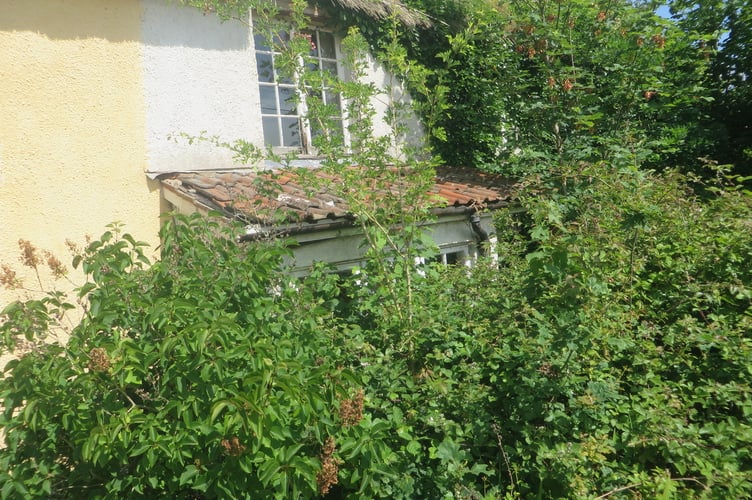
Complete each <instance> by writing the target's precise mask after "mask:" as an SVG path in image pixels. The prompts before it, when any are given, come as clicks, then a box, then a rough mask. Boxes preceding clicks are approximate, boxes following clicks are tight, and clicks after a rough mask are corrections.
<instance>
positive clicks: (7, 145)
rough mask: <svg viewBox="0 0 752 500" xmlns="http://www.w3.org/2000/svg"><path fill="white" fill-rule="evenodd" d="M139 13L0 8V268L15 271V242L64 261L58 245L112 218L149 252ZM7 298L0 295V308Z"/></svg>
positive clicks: (16, 3)
mask: <svg viewBox="0 0 752 500" xmlns="http://www.w3.org/2000/svg"><path fill="white" fill-rule="evenodd" d="M142 12H143V9H142V6H141V3H140V2H139V1H138V0H65V1H63V0H5V1H4V2H3V3H2V13H1V14H0V89H1V90H0V263H7V264H10V265H12V267H15V268H20V267H21V266H20V263H19V260H18V255H19V252H18V244H17V242H18V239H19V238H23V239H28V240H30V241H32V242H33V243H34V244H35V245H37V246H38V247H40V248H45V249H48V250H50V251H52V252H53V253H55V254H56V255H58V256H59V257H60V259H61V260H62V261H63V262H64V263H66V264H68V263H69V262H70V258H69V253H68V251H67V249H66V246H65V244H64V242H65V240H66V238H67V239H70V240H72V241H74V242H78V243H84V241H85V240H84V238H85V235H91V236H93V237H98V236H99V235H100V234H101V233H102V232H103V231H104V229H105V225H106V224H108V223H111V222H113V221H123V222H125V223H126V229H127V231H128V232H130V233H131V234H133V235H134V237H136V238H137V239H142V240H146V241H148V242H151V243H152V244H156V243H157V232H158V226H159V220H158V216H159V208H160V194H159V190H158V183H157V182H156V181H150V180H148V179H147V177H146V176H145V175H144V170H145V169H146V158H147V151H146V122H145V113H144V97H143V91H142V88H143V77H142V72H141V49H140V37H141V16H142ZM22 277H23V278H24V281H25V282H26V283H27V284H29V285H34V283H35V281H36V280H35V278H33V275H32V274H31V273H28V272H27V273H25V275H23V276H22ZM72 280H73V281H74V282H80V276H76V275H75V274H74V275H72ZM59 285H60V286H62V287H63V288H65V287H66V284H64V283H60V284H59ZM14 298H16V293H15V292H10V291H8V290H5V289H3V288H2V287H0V308H2V307H3V306H4V305H5V304H6V303H7V302H9V301H10V300H12V299H14Z"/></svg>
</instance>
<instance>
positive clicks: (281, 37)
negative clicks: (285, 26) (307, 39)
mask: <svg viewBox="0 0 752 500" xmlns="http://www.w3.org/2000/svg"><path fill="white" fill-rule="evenodd" d="M289 41H290V34H289V33H288V32H286V31H280V32H279V33H277V34H276V35H274V45H278V46H286V45H287V43H288V42H289Z"/></svg>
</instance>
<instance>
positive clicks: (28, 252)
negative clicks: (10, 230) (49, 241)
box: [18, 239, 42, 269]
mask: <svg viewBox="0 0 752 500" xmlns="http://www.w3.org/2000/svg"><path fill="white" fill-rule="evenodd" d="M18 248H20V249H21V257H20V258H19V260H20V261H21V263H22V264H23V265H24V266H26V267H31V268H33V269H36V267H37V266H38V265H39V264H41V262H42V259H41V257H39V253H38V250H37V248H36V247H35V246H34V245H32V243H31V242H30V241H29V240H24V239H20V240H18Z"/></svg>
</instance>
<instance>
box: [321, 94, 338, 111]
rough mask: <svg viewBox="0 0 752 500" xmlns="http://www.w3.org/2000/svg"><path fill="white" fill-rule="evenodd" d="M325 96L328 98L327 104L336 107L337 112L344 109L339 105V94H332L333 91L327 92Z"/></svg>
mask: <svg viewBox="0 0 752 500" xmlns="http://www.w3.org/2000/svg"><path fill="white" fill-rule="evenodd" d="M325 94H326V96H325V97H326V103H327V104H329V105H332V106H334V107H335V108H337V110H340V111H341V110H342V108H341V107H340V105H339V94H338V93H336V92H332V91H327V92H325Z"/></svg>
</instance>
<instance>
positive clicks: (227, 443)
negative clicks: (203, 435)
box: [222, 436, 245, 457]
mask: <svg viewBox="0 0 752 500" xmlns="http://www.w3.org/2000/svg"><path fill="white" fill-rule="evenodd" d="M222 448H224V449H225V453H226V454H228V455H230V456H231V457H239V456H240V455H242V454H243V452H244V451H245V446H243V445H242V444H240V440H239V439H238V437H237V436H233V438H232V439H223V440H222Z"/></svg>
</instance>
